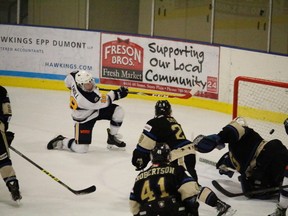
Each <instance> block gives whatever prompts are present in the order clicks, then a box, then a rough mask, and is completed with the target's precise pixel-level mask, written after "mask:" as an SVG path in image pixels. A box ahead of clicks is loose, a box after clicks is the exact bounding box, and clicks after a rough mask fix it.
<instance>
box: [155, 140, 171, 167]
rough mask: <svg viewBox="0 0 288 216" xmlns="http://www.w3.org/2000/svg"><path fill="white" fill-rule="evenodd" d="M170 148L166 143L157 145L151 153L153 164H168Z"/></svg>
mask: <svg viewBox="0 0 288 216" xmlns="http://www.w3.org/2000/svg"><path fill="white" fill-rule="evenodd" d="M170 152H171V150H170V147H169V146H168V145H167V144H166V143H156V145H155V147H154V149H152V150H151V152H150V157H151V161H152V163H168V162H169V161H170Z"/></svg>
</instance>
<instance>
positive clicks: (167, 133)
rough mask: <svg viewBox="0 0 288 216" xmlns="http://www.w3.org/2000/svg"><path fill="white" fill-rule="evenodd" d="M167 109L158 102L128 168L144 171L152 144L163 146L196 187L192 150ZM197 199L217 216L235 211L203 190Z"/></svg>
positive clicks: (161, 101)
mask: <svg viewBox="0 0 288 216" xmlns="http://www.w3.org/2000/svg"><path fill="white" fill-rule="evenodd" d="M171 114H172V109H171V105H170V103H169V102H168V101H167V100H159V101H157V102H156V105H155V117H154V118H152V119H151V120H149V121H148V122H147V123H146V125H145V127H144V130H143V132H142V134H141V136H140V138H139V142H138V144H137V146H136V148H135V149H134V151H133V156H132V164H133V165H134V166H135V167H136V170H142V169H144V168H145V167H146V166H147V164H148V163H149V161H150V152H151V150H152V149H153V148H154V147H155V146H156V143H158V142H159V143H166V144H167V145H168V146H169V148H170V149H171V158H170V161H171V164H173V165H181V166H183V167H184V168H185V169H186V170H187V171H188V172H189V174H190V175H191V177H192V178H193V180H194V181H195V182H197V184H198V177H197V173H196V170H195V164H196V156H195V149H194V146H193V144H192V143H191V141H190V140H188V139H186V136H185V134H184V132H183V130H182V127H181V125H180V124H179V123H178V122H177V121H176V119H175V118H174V117H173V116H172V115H171ZM198 193H199V195H198V199H199V200H200V201H201V202H204V203H206V204H207V205H209V206H211V207H215V208H216V209H217V211H218V215H219V216H220V215H233V214H234V213H235V210H233V209H232V208H231V206H230V205H228V204H226V203H224V202H223V201H221V200H219V199H218V198H217V196H216V194H215V193H214V192H213V191H211V190H210V189H209V188H207V187H203V188H202V189H201V190H199V191H198Z"/></svg>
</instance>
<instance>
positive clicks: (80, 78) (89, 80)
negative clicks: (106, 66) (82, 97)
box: [75, 71, 95, 92]
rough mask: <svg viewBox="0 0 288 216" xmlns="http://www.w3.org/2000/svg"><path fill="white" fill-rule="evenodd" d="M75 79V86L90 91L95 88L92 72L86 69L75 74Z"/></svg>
mask: <svg viewBox="0 0 288 216" xmlns="http://www.w3.org/2000/svg"><path fill="white" fill-rule="evenodd" d="M75 81H76V84H77V86H79V87H80V88H81V89H82V90H83V91H86V92H92V91H93V90H94V89H95V81H94V79H93V77H92V74H90V73H88V72H87V71H79V72H78V73H77V74H76V75H75Z"/></svg>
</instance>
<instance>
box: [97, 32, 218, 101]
mask: <svg viewBox="0 0 288 216" xmlns="http://www.w3.org/2000/svg"><path fill="white" fill-rule="evenodd" d="M219 50H220V48H219V47H217V46H210V45H203V44H196V43H191V42H182V41H171V40H163V39H155V38H143V37H136V36H127V35H118V34H117V35H116V34H106V33H103V34H102V35H101V74H100V82H101V83H105V84H113V85H125V86H128V87H135V88H144V89H150V90H156V91H166V92H173V93H180V94H181V93H187V92H189V91H191V90H192V91H193V89H194V88H196V87H197V89H198V90H199V89H200V91H199V94H200V93H201V95H200V96H203V97H208V98H213V99H217V98H218V79H219V77H218V76H219Z"/></svg>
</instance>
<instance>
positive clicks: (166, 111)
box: [155, 100, 172, 116]
mask: <svg viewBox="0 0 288 216" xmlns="http://www.w3.org/2000/svg"><path fill="white" fill-rule="evenodd" d="M171 113H172V109H171V105H170V103H169V102H168V101H167V100H159V101H157V103H156V105H155V115H156V116H160V115H164V116H169V115H171Z"/></svg>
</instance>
